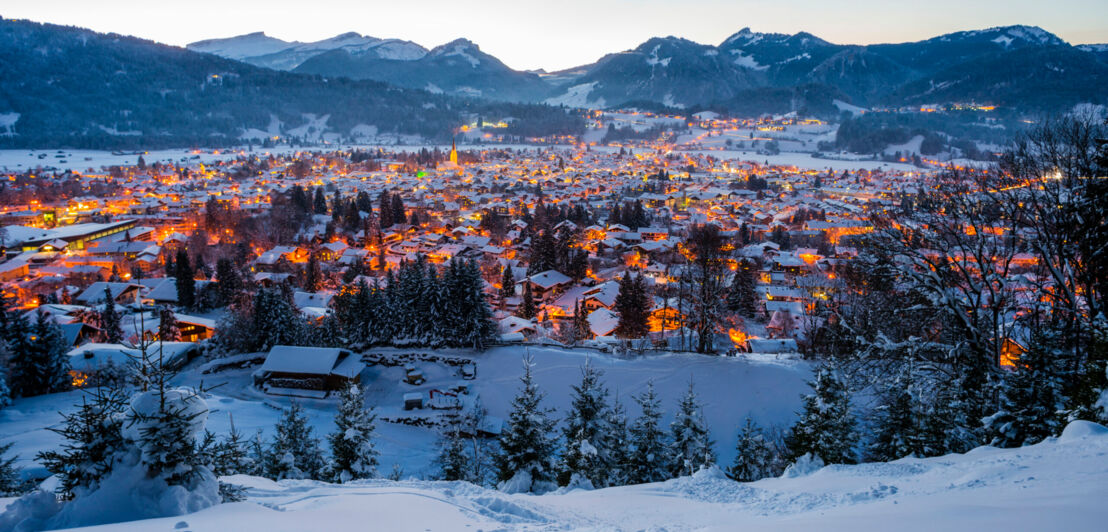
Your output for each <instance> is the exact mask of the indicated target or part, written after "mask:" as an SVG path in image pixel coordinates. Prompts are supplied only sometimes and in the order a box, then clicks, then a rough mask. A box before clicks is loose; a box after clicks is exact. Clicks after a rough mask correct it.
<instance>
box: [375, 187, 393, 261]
mask: <svg viewBox="0 0 1108 532" xmlns="http://www.w3.org/2000/svg"><path fill="white" fill-rule="evenodd" d="M377 219H378V220H379V223H380V224H381V229H388V228H390V227H392V225H393V223H395V222H394V221H393V217H392V198H391V197H390V194H389V191H387V190H386V191H384V192H382V193H381V197H380V206H379V207H378V209H377ZM378 245H380V243H378ZM382 249H383V248H382ZM381 257H382V258H384V253H383V252H382V254H381ZM383 263H384V261H382V264H383ZM383 267H384V266H382V268H383Z"/></svg>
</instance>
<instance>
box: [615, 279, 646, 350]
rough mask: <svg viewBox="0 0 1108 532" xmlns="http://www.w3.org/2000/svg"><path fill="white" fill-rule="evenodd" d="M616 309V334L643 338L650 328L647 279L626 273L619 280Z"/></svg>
mask: <svg viewBox="0 0 1108 532" xmlns="http://www.w3.org/2000/svg"><path fill="white" fill-rule="evenodd" d="M614 306H615V310H616V313H617V314H619V323H618V325H616V335H617V336H619V337H620V338H642V337H644V336H646V333H647V331H649V328H648V327H647V319H648V318H649V317H650V307H651V306H652V305H651V303H650V297H649V296H648V295H647V293H646V281H645V280H644V279H643V278H642V276H641V275H639V276H632V275H631V274H630V272H627V273H624V274H623V278H622V279H620V281H619V293H618V294H616V300H615V305H614Z"/></svg>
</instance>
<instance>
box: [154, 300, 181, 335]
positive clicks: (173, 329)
mask: <svg viewBox="0 0 1108 532" xmlns="http://www.w3.org/2000/svg"><path fill="white" fill-rule="evenodd" d="M158 339H160V340H162V341H165V342H176V341H178V340H180V339H181V329H180V327H179V326H178V325H177V315H176V314H174V313H173V310H171V309H170V308H169V307H168V306H164V307H162V308H161V309H159V310H158Z"/></svg>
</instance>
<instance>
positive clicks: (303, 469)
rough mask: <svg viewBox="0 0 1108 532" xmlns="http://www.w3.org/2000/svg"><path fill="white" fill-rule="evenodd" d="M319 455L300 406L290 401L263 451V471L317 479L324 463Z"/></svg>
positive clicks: (281, 476) (279, 476) (280, 476)
mask: <svg viewBox="0 0 1108 532" xmlns="http://www.w3.org/2000/svg"><path fill="white" fill-rule="evenodd" d="M322 456H323V452H322V451H321V450H320V448H319V439H317V438H316V437H315V436H313V435H312V427H311V426H310V425H308V418H307V417H305V415H304V409H303V408H302V407H301V406H300V404H299V403H296V402H293V403H292V405H291V406H289V408H286V409H285V412H284V415H283V416H281V419H280V420H278V421H277V425H276V426H275V427H274V435H273V441H272V442H270V444H269V447H268V449H266V451H265V472H266V475H267V476H269V477H270V478H272V479H275V480H282V479H287V478H288V479H318V478H319V477H320V472H321V471H322V470H323V466H324V463H323V458H322Z"/></svg>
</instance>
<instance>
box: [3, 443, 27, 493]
mask: <svg viewBox="0 0 1108 532" xmlns="http://www.w3.org/2000/svg"><path fill="white" fill-rule="evenodd" d="M12 445H15V442H8V443H4V444H0V497H15V496H17V495H20V494H21V493H22V492H23V491H24V484H23V481H22V480H21V479H20V476H19V472H20V469H19V468H18V467H16V465H15V460H16V459H17V458H19V457H18V456H12V457H8V458H5V455H7V454H8V451H10V450H11V448H12Z"/></svg>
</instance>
